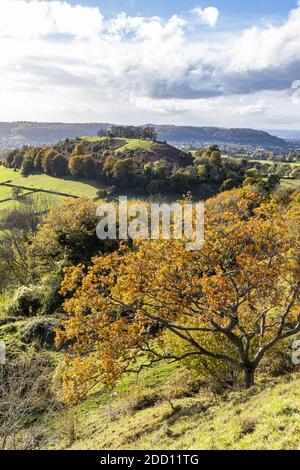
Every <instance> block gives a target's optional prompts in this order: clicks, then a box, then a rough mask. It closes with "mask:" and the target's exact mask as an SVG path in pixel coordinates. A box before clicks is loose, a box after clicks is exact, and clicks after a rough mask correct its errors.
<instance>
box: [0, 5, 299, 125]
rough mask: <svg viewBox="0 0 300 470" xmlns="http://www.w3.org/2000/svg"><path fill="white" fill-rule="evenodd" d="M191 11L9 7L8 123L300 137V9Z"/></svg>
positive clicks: (0, 13)
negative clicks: (148, 125) (150, 126)
mask: <svg viewBox="0 0 300 470" xmlns="http://www.w3.org/2000/svg"><path fill="white" fill-rule="evenodd" d="M182 3H183V2H180V1H178V0H177V1H173V2H171V1H170V0H166V1H165V2H163V5H161V2H158V1H157V0H155V1H153V2H151V4H149V2H146V1H139V2H135V1H132V0H131V1H123V0H113V1H111V2H110V3H109V4H108V3H107V2H104V1H98V0H90V1H83V0H66V1H60V0H39V1H38V0H2V2H1V3H0V46H1V50H2V63H1V65H0V69H1V78H0V93H1V95H0V96H1V103H2V106H1V110H0V120H1V121H2V122H45V123H46V122H49V123H50V122H61V123H69V124H70V123H89V122H107V123H111V122H119V123H126V124H132V125H136V124H138V123H139V122H141V121H142V122H155V123H156V124H157V125H180V126H193V127H225V128H249V129H259V130H264V131H269V130H275V131H278V130H280V131H298V130H299V129H300V113H299V104H300V98H299V90H300V47H299V46H300V36H299V33H298V31H299V27H300V3H299V2H298V1H296V0H294V1H286V2H284V4H283V2H280V1H279V0H277V1H275V2H271V1H269V0H268V1H266V2H264V3H263V5H261V3H260V2H258V0H255V1H253V2H251V4H250V3H249V2H244V3H245V4H240V2H236V1H235V0H224V1H222V2H221V1H220V0H215V1H211V2H207V1H202V2H200V1H190V0H188V1H186V2H184V5H183V4H182ZM170 122H171V124H170ZM224 123H226V126H224Z"/></svg>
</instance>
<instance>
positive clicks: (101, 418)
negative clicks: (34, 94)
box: [50, 365, 300, 450]
mask: <svg viewBox="0 0 300 470" xmlns="http://www.w3.org/2000/svg"><path fill="white" fill-rule="evenodd" d="M197 387H198V388H199V384H197V381H196V380H195V378H194V377H193V376H191V375H190V373H189V372H187V371H183V370H182V369H177V368H176V367H174V366H173V367H172V366H170V365H169V366H158V367H156V368H155V369H154V370H152V371H149V372H147V373H145V374H143V375H142V376H140V378H139V380H138V381H136V382H134V381H133V379H130V380H128V379H127V380H125V382H123V383H121V384H119V386H118V390H117V392H118V393H117V395H112V396H111V397H108V396H105V397H101V396H100V395H99V396H97V394H96V395H94V396H93V397H91V398H89V399H88V400H86V401H85V402H84V403H83V404H82V405H80V406H78V407H77V408H75V409H73V411H72V413H73V417H74V416H75V417H76V432H75V438H74V441H73V440H72V441H69V436H68V434H67V433H65V434H64V435H63V436H60V437H62V439H60V440H59V441H57V442H56V443H54V444H53V445H51V447H52V448H56V449H63V448H67V449H85V450H86V449H92V450H93V449H94V450H95V449H101V450H102V449H107V450H109V449H112V448H113V449H118V450H124V449H126V450H129V449H131V450H137V449H142V450H147V449H156V450H163V449H176V450H192V449H199V450H205V449H206V450H213V449H225V450H229V449H232V450H238V449H252V450H254V449H263V450H267V449H278V450H279V449H286V450H287V449H298V450H299V438H300V377H299V374H297V373H295V374H292V375H286V376H284V377H281V378H280V379H279V378H277V379H271V380H270V379H269V380H268V381H265V382H264V381H262V382H260V383H259V384H258V385H256V386H254V387H253V388H251V389H250V390H248V391H245V390H242V391H236V392H231V393H228V394H226V395H223V396H217V395H214V394H213V393H211V392H209V391H207V389H205V388H201V387H200V389H199V391H197ZM60 419H61V418H60V417H59V416H57V417H56V418H55V421H54V422H53V421H52V423H51V425H50V429H51V433H53V427H54V428H56V427H57V426H60V425H59V423H60Z"/></svg>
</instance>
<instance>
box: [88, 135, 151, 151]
mask: <svg viewBox="0 0 300 470" xmlns="http://www.w3.org/2000/svg"><path fill="white" fill-rule="evenodd" d="M81 139H82V140H86V141H87V142H103V141H104V140H105V139H107V137H96V136H84V137H81ZM118 140H120V142H122V143H123V142H124V140H126V141H127V143H126V144H125V145H121V146H120V147H118V148H117V149H116V150H117V152H126V151H128V152H130V151H135V150H151V149H152V147H153V145H155V143H154V142H153V141H151V140H144V139H121V138H114V141H118Z"/></svg>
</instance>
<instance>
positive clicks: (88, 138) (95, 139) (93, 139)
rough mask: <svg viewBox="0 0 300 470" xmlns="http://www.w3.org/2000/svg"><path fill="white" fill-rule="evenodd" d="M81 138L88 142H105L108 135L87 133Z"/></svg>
mask: <svg viewBox="0 0 300 470" xmlns="http://www.w3.org/2000/svg"><path fill="white" fill-rule="evenodd" d="M80 139H81V140H86V141H87V142H103V141H104V140H106V139H107V137H98V136H96V135H85V136H82V137H80Z"/></svg>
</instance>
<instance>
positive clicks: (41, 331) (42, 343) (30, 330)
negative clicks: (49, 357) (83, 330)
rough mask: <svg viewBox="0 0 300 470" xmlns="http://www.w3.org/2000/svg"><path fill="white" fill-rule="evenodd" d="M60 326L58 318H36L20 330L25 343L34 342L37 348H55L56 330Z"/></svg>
mask: <svg viewBox="0 0 300 470" xmlns="http://www.w3.org/2000/svg"><path fill="white" fill-rule="evenodd" d="M59 327H60V322H59V320H57V319H56V318H45V317H40V318H36V319H35V320H33V321H30V322H28V323H26V325H25V326H24V327H23V328H22V330H21V332H20V336H21V339H22V341H24V343H27V344H28V343H34V344H35V346H36V347H37V348H46V349H55V345H54V342H55V336H56V333H55V330H56V329H57V328H59Z"/></svg>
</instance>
